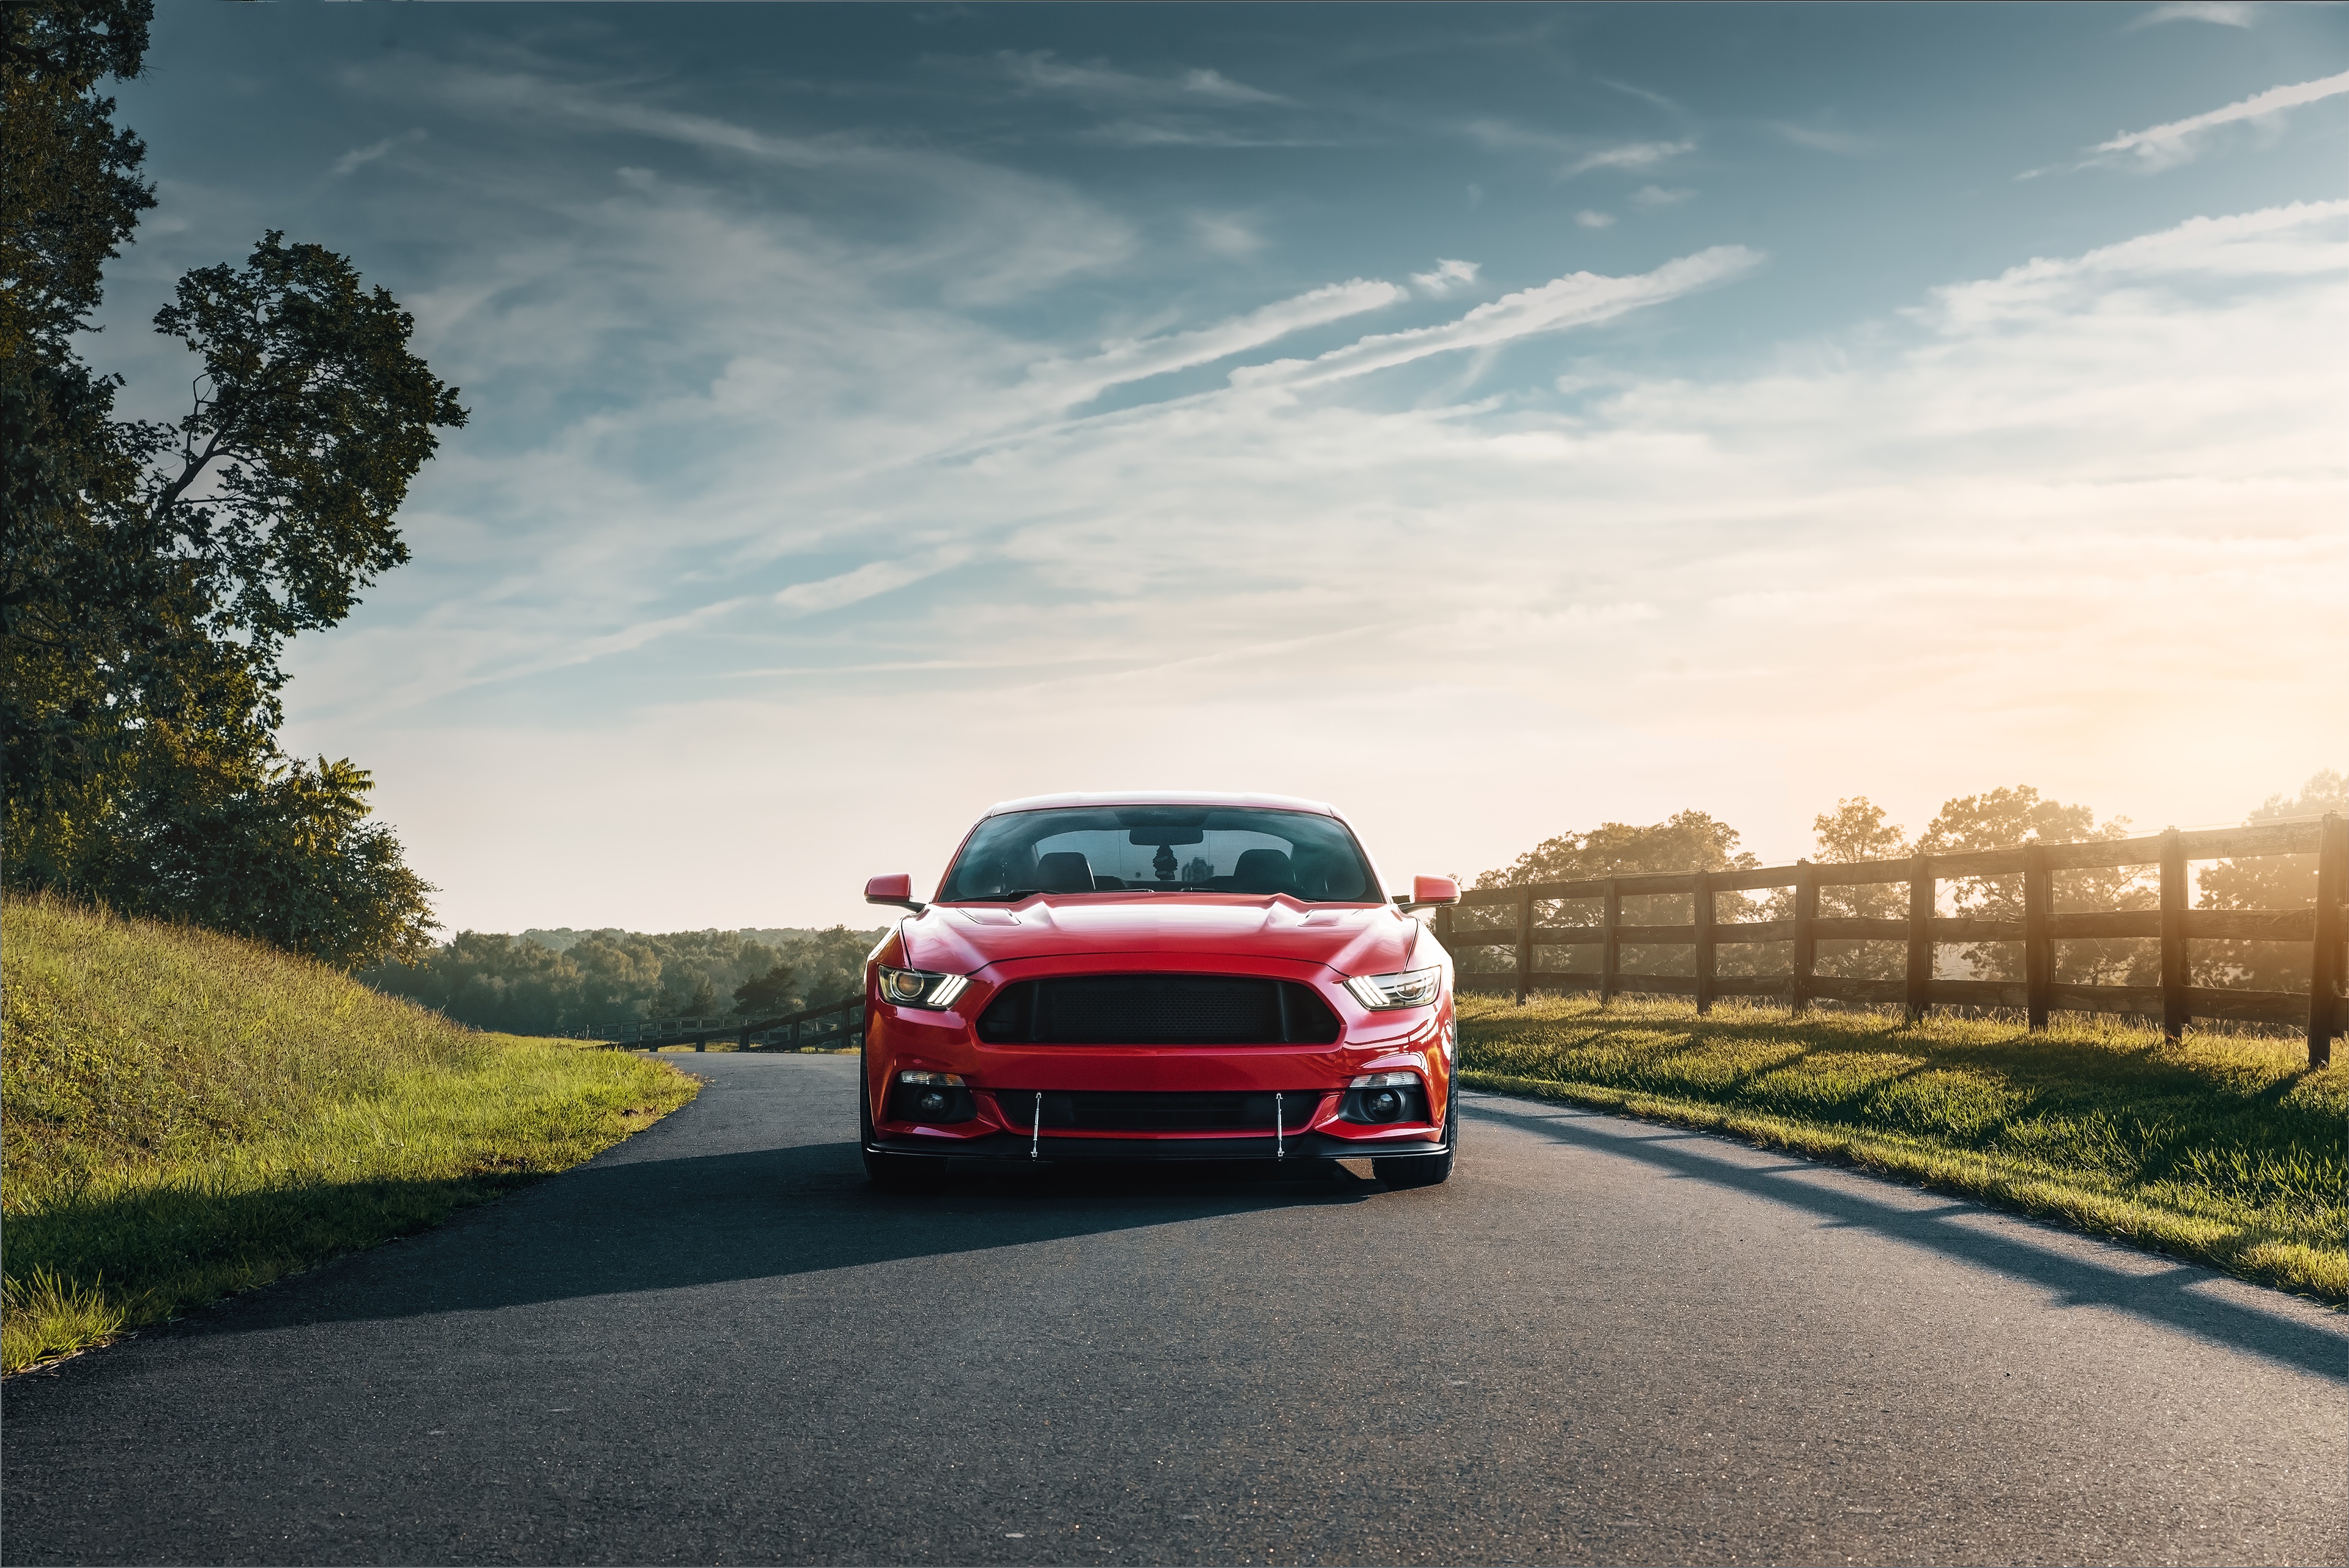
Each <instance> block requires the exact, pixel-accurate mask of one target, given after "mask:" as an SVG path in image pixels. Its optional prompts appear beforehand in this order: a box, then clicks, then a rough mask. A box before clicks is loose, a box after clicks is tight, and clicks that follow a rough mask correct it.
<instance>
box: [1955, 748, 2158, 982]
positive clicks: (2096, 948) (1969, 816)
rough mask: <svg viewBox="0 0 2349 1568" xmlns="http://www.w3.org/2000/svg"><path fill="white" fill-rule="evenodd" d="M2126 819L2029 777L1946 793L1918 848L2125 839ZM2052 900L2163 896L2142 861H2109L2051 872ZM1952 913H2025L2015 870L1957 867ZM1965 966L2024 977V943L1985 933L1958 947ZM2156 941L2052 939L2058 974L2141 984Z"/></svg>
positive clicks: (2067, 908) (2061, 903) (2111, 906)
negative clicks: (2073, 801)
mask: <svg viewBox="0 0 2349 1568" xmlns="http://www.w3.org/2000/svg"><path fill="white" fill-rule="evenodd" d="M2128 834H2129V820H2128V819H2127V817H2114V818H2111V819H2108V820H2106V821H2104V822H2101V823H2100V822H2098V821H2097V820H2096V813H2095V810H2092V809H2091V808H2089V807H2086V806H2078V805H2065V804H2064V803H2063V802H2062V801H2059V800H2050V799H2045V798H2044V797H2043V796H2042V795H2041V794H2040V793H2039V791H2038V790H2037V789H2033V788H2032V787H2031V786H2030V785H2028V784H2018V785H2015V786H2013V787H2012V788H2009V789H1992V790H1988V791H1986V792H1984V793H1982V794H1980V795H1964V796H1961V797H1959V798H1958V799H1953V800H1948V801H1944V802H1943V803H1942V806H1941V809H1940V811H1938V812H1937V813H1935V814H1934V817H1933V820H1931V821H1930V822H1928V823H1927V824H1926V825H1925V830H1924V832H1922V833H1920V835H1918V839H1917V850H1918V852H1919V853H1920V854H1928V855H1949V854H1961V853H1964V852H1965V851H1970V850H2007V849H2013V848H2015V847H2016V846H2018V845H2021V844H2033V843H2038V844H2075V843H2081V842H2084V841H2088V840H2093V839H2125V838H2127V837H2128ZM1947 885H1948V886H1949V888H1950V890H1951V903H1952V904H1953V905H1954V907H1955V910H1956V913H1959V914H1963V915H1972V916H1975V917H1977V918H1980V919H1983V920H2005V921H2020V920H2021V919H2022V918H2023V878H2022V877H2021V876H1991V877H1959V878H1954V879H1952V880H1951V882H1950V883H1949V884H1947ZM2053 891H2054V906H2055V908H2056V909H2057V910H2060V911H2064V912H2071V911H2085V910H2133V909H2152V908H2154V907H2156V905H2158V903H2159V902H2160V892H2159V888H2158V885H2157V884H2155V883H2154V882H2151V880H2150V879H2149V878H2148V877H2147V875H2146V873H2145V872H2144V871H2143V870H2142V869H2141V868H2137V867H2130V866H2115V867H2107V868H2105V869H2102V870H2092V871H2066V872H2056V873H2055V874H2054V890H2053ZM1961 960H1962V962H1963V963H1964V964H1966V965H1967V966H1968V967H1969V969H1970V971H1971V973H1972V974H1974V975H1980V976H1982V978H1984V979H1992V980H2020V979H2022V978H2023V944H2021V943H2019V942H1982V943H1974V944H1969V945H1968V946H1966V947H1964V948H1963V949H1961ZM2160 972H2161V954H2160V951H2159V949H2158V946H2156V945H2155V944H2151V943H2149V942H2147V941H2144V940H2142V939H2136V938H2128V937H2113V938H2106V939H2101V940H2075V941H2064V942H2058V943H2056V944H2055V977H2056V978H2057V979H2058V980H2061V981H2064V982H2065V983H2067V984H2075V985H2151V984H2154V983H2155V982H2156V981H2158V979H2159V978H2160Z"/></svg>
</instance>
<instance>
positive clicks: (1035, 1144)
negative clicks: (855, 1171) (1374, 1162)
mask: <svg viewBox="0 0 2349 1568" xmlns="http://www.w3.org/2000/svg"><path fill="white" fill-rule="evenodd" d="M1407 1131H1408V1134H1409V1135H1408V1136H1399V1137H1396V1138H1393V1139H1381V1140H1371V1139H1363V1138H1332V1137H1330V1135H1329V1134H1327V1133H1322V1132H1297V1133H1290V1134H1288V1135H1287V1136H1286V1137H1283V1138H1281V1139H1280V1140H1278V1142H1276V1140H1274V1138H1273V1136H1272V1134H1271V1133H1269V1132H1266V1133H1263V1134H1260V1135H1257V1134H1251V1135H1248V1136H1247V1137H1240V1138H1199V1137H1186V1138H1117V1137H1109V1136H1102V1135H1096V1136H1093V1137H1089V1138H1068V1137H1056V1136H1046V1137H1031V1136H1028V1135H1024V1134H1020V1133H1012V1132H990V1133H984V1134H981V1135H980V1136H978V1137H976V1138H957V1139H953V1140H947V1139H942V1138H919V1137H913V1138H908V1137H895V1138H892V1137H880V1136H876V1137H875V1138H874V1139H873V1140H872V1141H870V1142H869V1143H867V1144H865V1146H864V1147H865V1149H866V1150H868V1151H869V1152H871V1153H874V1154H918V1155H923V1156H926V1157H927V1158H929V1159H932V1160H973V1161H982V1162H984V1163H987V1164H990V1165H1032V1164H1042V1163H1061V1162H1069V1161H1127V1160H1133V1161H1184V1160H1224V1161H1231V1160H1261V1161H1267V1162H1268V1163H1270V1162H1273V1161H1298V1160H1361V1159H1367V1158H1370V1157H1372V1156H1375V1157H1377V1158H1379V1159H1381V1160H1386V1159H1392V1158H1395V1157H1398V1156H1403V1155H1422V1154H1445V1153H1449V1152H1450V1151H1451V1145H1449V1144H1447V1143H1445V1142H1444V1140H1443V1139H1442V1137H1441V1136H1438V1137H1436V1138H1434V1139H1433V1140H1429V1137H1428V1133H1427V1130H1425V1129H1423V1128H1414V1129H1410V1130H1407Z"/></svg>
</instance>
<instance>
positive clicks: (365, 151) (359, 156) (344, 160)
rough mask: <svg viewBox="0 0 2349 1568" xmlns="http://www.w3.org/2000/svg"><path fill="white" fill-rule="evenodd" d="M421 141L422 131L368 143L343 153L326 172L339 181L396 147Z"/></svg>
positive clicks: (408, 132)
mask: <svg viewBox="0 0 2349 1568" xmlns="http://www.w3.org/2000/svg"><path fill="white" fill-rule="evenodd" d="M423 139H424V132H423V131H421V130H408V131H402V132H401V133H400V134H399V135H398V136H387V137H385V138H384V139H382V140H381V141H373V142H369V143H368V144H367V146H365V147H354V148H352V149H351V150H349V151H348V152H346V153H344V154H343V155H342V156H341V157H340V158H337V159H336V160H335V161H334V163H333V164H332V165H331V166H329V168H328V170H327V172H329V173H330V174H332V175H333V176H334V177H335V178H336V179H337V180H340V179H342V178H343V177H345V176H346V175H347V174H349V173H351V172H352V171H353V170H358V169H363V168H365V167H366V166H367V165H368V164H370V163H373V162H374V161H375V160H377V159H378V158H381V157H384V156H385V155H386V154H388V153H389V152H390V151H391V150H392V149H394V148H396V147H399V146H402V145H404V144H406V143H408V142H411V141H421V140H423Z"/></svg>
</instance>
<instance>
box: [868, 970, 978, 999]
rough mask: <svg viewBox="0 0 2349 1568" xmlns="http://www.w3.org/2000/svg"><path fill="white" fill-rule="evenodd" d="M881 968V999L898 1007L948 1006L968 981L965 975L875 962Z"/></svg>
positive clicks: (967, 976)
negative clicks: (890, 965)
mask: <svg viewBox="0 0 2349 1568" xmlns="http://www.w3.org/2000/svg"><path fill="white" fill-rule="evenodd" d="M874 967H876V968H878V969H879V970H880V971H881V999H882V1000H883V1001H884V1002H895V1004H896V1005H897V1006H900V1007H951V1006H954V999H955V998H956V997H957V996H959V995H962V994H963V988H964V987H965V986H967V985H969V984H970V976H969V975H938V974H934V973H933V972H931V971H930V970H927V969H892V968H890V967H889V966H888V965H886V964H882V965H875V966H874Z"/></svg>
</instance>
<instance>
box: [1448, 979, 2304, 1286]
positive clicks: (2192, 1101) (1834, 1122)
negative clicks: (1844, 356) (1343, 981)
mask: <svg viewBox="0 0 2349 1568" xmlns="http://www.w3.org/2000/svg"><path fill="white" fill-rule="evenodd" d="M1460 1013H1461V1059H1462V1066H1463V1068H1464V1069H1466V1077H1467V1081H1468V1082H1469V1083H1470V1084H1472V1085H1475V1086H1480V1087H1485V1088H1500V1089H1507V1090H1512V1091H1515V1092H1526V1093H1537V1094H1543V1095H1547V1096H1550V1097H1554V1098H1558V1099H1572V1100H1576V1101H1579V1102H1581V1103H1584V1104H1588V1105H1595V1106H1602V1107H1605V1108H1607V1109H1616V1110H1623V1111H1627V1112H1629V1113H1630V1114H1632V1115H1636V1116H1642V1117H1648V1118H1651V1119H1659V1120H1666V1121H1672V1122H1676V1123H1679V1124H1682V1125H1684V1126H1692V1127H1702V1128H1709V1129H1713V1130H1720V1131H1724V1132H1730V1133H1733V1134H1736V1135H1738V1136H1741V1137H1744V1138H1749V1139H1752V1140H1755V1141H1758V1142H1763V1143H1766V1144H1770V1145H1773V1146H1775V1147H1780V1148H1785V1149H1791V1150H1797V1151H1799V1152H1802V1153H1806V1154H1811V1155H1815V1156H1820V1157H1824V1158H1829V1159H1840V1160H1849V1161H1854V1162H1856V1163H1857V1164H1860V1165H1864V1166H1868V1167H1869V1168H1872V1169H1875V1170H1879V1171H1886V1172H1888V1173H1890V1174H1894V1175H1898V1176H1901V1177H1904V1178H1907V1179H1909V1180H1912V1181H1920V1182H1923V1183H1924V1184H1926V1185H1929V1186H1932V1187H1937V1188H1940V1189H1943V1190H1946V1191H1957V1192H1963V1193H1967V1194H1969V1195H1971V1196H1975V1197H1980V1198H1983V1199H1987V1200H1989V1201H1991V1202H1997V1203H2000V1204H2002V1205H2003V1206H2006V1207H2009V1208H2014V1209H2019V1210H2022V1211H2023V1212H2028V1213H2032V1214H2037V1215H2041V1216H2043V1217H2046V1218H2050V1219H2056V1220H2061V1221H2063V1222H2066V1223H2070V1224H2074V1225H2076V1226H2078V1227H2080V1228H2082V1229H2084V1230H2088V1231H2093V1232H2096V1233H2102V1234H2106V1235H2112V1236H2118V1237H2122V1238H2125V1239H2127V1240H2129V1241H2132V1242H2135V1243H2138V1244H2140V1245H2145V1246H2149V1247H2153V1248H2157V1249H2158V1250H2161V1251H2164V1252H2168V1253H2176V1254H2178V1255H2179V1256H2183V1257H2190V1258H2195V1259H2199V1260H2201V1261H2203V1262H2207V1263H2211V1264H2217V1265H2219V1266H2220V1267H2222V1268H2227V1269H2230V1270H2232V1271H2233V1272H2235V1273H2237V1274H2243V1275H2245V1276H2246V1277H2249V1278H2252V1279H2257V1280H2261V1281H2263V1282H2265V1283H2268V1284H2276V1285H2281V1286H2283V1287H2285V1288H2287V1289H2291V1290H2297V1291H2302V1292H2305V1293H2307V1294H2310V1295H2317V1296H2321V1297H2323V1298H2325V1299H2327V1300H2330V1301H2333V1302H2336V1303H2349V1250H2344V1235H2349V1161H2344V1135H2349V1065H2335V1066H2333V1067H2331V1068H2326V1069H2324V1070H2323V1071H2321V1072H2311V1071H2309V1070H2308V1068H2307V1066H2306V1062H2305V1057H2304V1047H2302V1046H2301V1045H2299V1044H2298V1043H2296V1042H2292V1041H2282V1040H2263V1039H2255V1038H2249V1037H2240V1036H2230V1035H2197V1034H2193V1033H2189V1035H2188V1036H2187V1037H2186V1038H2185V1039H2184V1040H2183V1041H2182V1042H2180V1043H2179V1044H2178V1045H2177V1046H2168V1045H2165V1044H2164V1042H2163V1041H2162V1039H2161V1037H2160V1036H2159V1035H2158V1034H2156V1033H2153V1032H2151V1031H2148V1030H2144V1029H2137V1028H2128V1027H2124V1026H2120V1025H2118V1024H2117V1023H2114V1024H2104V1023H2098V1022H2078V1023H2070V1024H2063V1025H2059V1026H2056V1027H2054V1028H2053V1029H2051V1030H2050V1031H2049V1032H2047V1033H2046V1034H2044V1035H2031V1034H2028V1033H2026V1032H2025V1031H2024V1029H2023V1026H2021V1025H2019V1024H2008V1023H1996V1022H1990V1021H1985V1020H1978V1019H1962V1018H1939V1017H1937V1018H1932V1019H1929V1020H1927V1021H1926V1022H1924V1023H1923V1024H1920V1025H1918V1026H1914V1027H1911V1026H1906V1025H1903V1024H1901V1023H1900V1022H1899V1020H1898V1019H1896V1018H1892V1017H1889V1016H1883V1015H1877V1014H1867V1013H1820V1014H1814V1015H1811V1016H1806V1017H1803V1018H1799V1019H1797V1018H1795V1017H1792V1016H1789V1015H1788V1014H1786V1013H1785V1012H1783V1011H1778V1010H1774V1009H1767V1008H1762V1007H1753V1006H1733V1005H1729V1004H1723V1005H1720V1006H1717V1007H1716V1008H1715V1009H1714V1011H1713V1014H1712V1015H1711V1016H1707V1017H1703V1018H1700V1017H1698V1016H1696V1011H1695V1009H1694V1007H1693V1006H1691V1005H1689V1004H1688V1003H1686V1002H1674V1001H1666V1000H1657V999H1649V998H1619V999H1618V1000H1616V1001H1614V1002H1612V1003H1609V1005H1608V1006H1606V1007H1604V1008H1601V1007H1600V1006H1599V1005H1598V1003H1597V1002H1595V1001H1592V1000H1588V999H1583V998H1556V997H1537V998H1535V999H1534V1000H1533V1001H1532V1002H1530V1003H1528V1004H1527V1005H1526V1006H1522V1007H1520V1006H1516V1004H1515V1003H1514V1002H1513V1001H1511V1000H1509V999H1506V998H1503V997H1494V996H1465V997H1463V998H1462V1000H1461V1005H1460Z"/></svg>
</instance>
